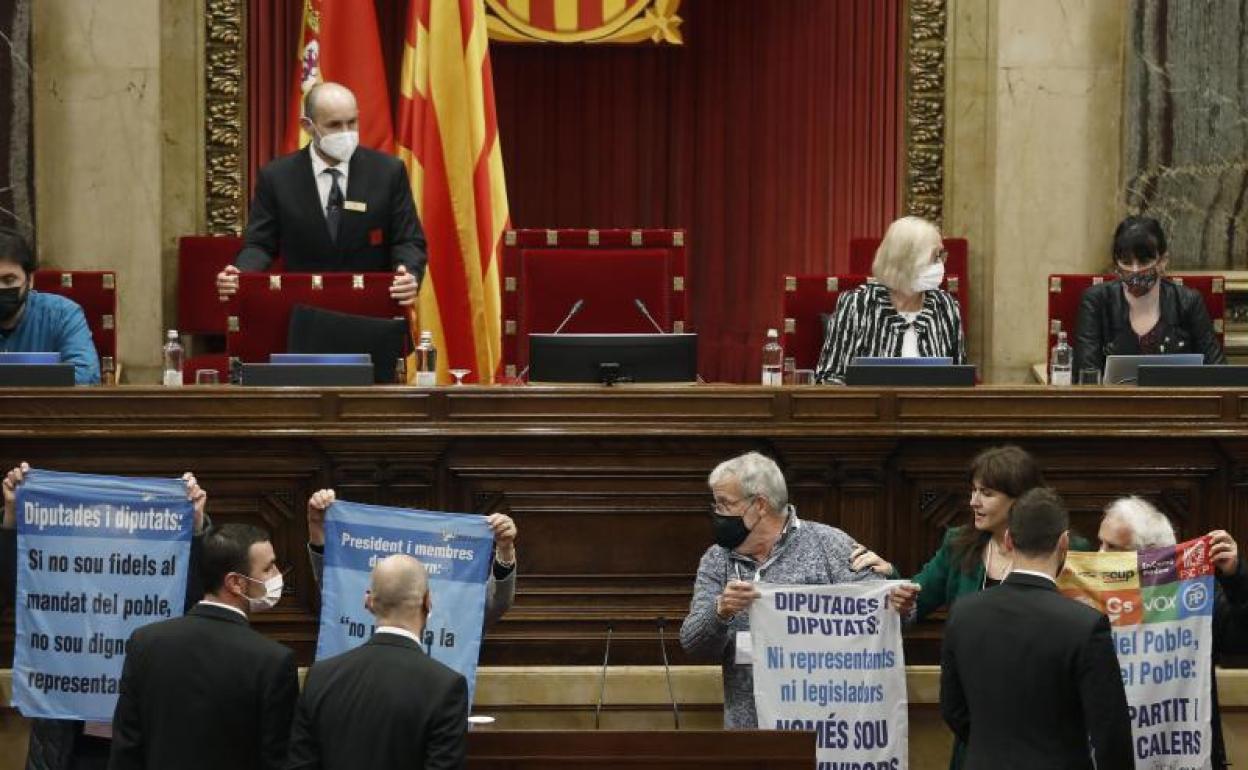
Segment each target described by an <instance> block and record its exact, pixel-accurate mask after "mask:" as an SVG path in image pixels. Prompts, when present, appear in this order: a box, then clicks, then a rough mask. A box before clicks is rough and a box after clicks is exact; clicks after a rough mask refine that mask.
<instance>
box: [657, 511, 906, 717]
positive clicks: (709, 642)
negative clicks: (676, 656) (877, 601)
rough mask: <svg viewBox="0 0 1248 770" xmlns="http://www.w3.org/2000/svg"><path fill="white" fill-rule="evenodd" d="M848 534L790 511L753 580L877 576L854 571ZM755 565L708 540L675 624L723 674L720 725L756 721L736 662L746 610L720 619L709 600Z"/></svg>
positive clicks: (750, 681)
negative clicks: (684, 611)
mask: <svg viewBox="0 0 1248 770" xmlns="http://www.w3.org/2000/svg"><path fill="white" fill-rule="evenodd" d="M853 547H854V540H853V538H851V537H850V536H849V535H847V534H845V533H844V532H842V531H841V530H839V529H836V528H835V527H829V526H828V525H826V524H820V523H818V522H814V521H801V520H800V519H798V518H797V514H792V515H791V518H790V520H789V522H788V524H787V526H786V528H785V531H784V533H783V534H782V535H781V536H780V542H778V543H777V544H776V547H775V548H774V549H773V550H772V552H771V556H770V557H769V559H768V560H767V561H766V562H764V563H763V564H762V565H761V567H762V570H761V571H762V574H761V576H759V578H758V579H759V580H760V581H762V582H767V583H784V584H791V585H831V584H833V583H849V582H856V581H861V580H883V579H884V578H882V577H881V576H879V575H877V574H875V573H874V572H872V571H870V570H865V571H862V572H854V571H853V570H851V569H850V568H849V554H850V551H852V550H853ZM759 566H760V565H758V564H757V563H756V562H755V561H754V560H753V559H752V558H750V557H748V556H742V555H741V554H739V553H736V552H734V551H729V550H728V549H727V548H724V547H722V546H718V545H713V546H711V547H710V548H708V549H706V553H704V554H702V561H701V562H700V563H699V564H698V577H697V580H696V581H695V582H694V585H693V601H692V602H691V603H690V605H689V614H688V615H686V616H685V622H684V624H683V625H681V627H680V644H681V646H682V647H684V648H685V652H687V653H688V654H689V655H690V656H692V657H695V658H700V659H704V660H718V661H719V662H720V664H721V665H722V666H723V676H724V727H725V728H729V729H733V728H736V729H753V728H756V727H758V714H757V713H756V712H755V710H754V670H753V666H748V665H737V664H736V663H735V662H734V660H735V658H736V637H737V632H738V631H748V630H749V628H750V619H749V613H746V612H742V613H740V614H738V615H736V616H735V617H733V618H732V619H731V620H729V621H727V622H725V621H722V620H720V619H719V616H718V615H716V614H715V600H716V598H717V597H718V596H719V595H720V594H721V593H723V590H724V586H725V585H727V583H728V581H729V580H753V579H754V577H755V573H756V572H758V571H759Z"/></svg>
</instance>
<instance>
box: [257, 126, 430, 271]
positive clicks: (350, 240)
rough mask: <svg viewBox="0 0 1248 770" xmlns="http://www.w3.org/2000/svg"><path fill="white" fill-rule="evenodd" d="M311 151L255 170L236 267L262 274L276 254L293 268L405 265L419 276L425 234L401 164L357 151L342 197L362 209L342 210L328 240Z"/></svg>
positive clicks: (365, 268) (382, 155)
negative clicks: (334, 234) (333, 234)
mask: <svg viewBox="0 0 1248 770" xmlns="http://www.w3.org/2000/svg"><path fill="white" fill-rule="evenodd" d="M311 152H312V150H311V146H308V147H305V148H303V149H302V150H299V151H298V152H294V153H291V154H290V155H284V156H282V157H280V158H278V159H277V160H274V161H272V162H271V163H269V164H268V165H267V166H265V167H264V168H262V169H260V174H259V178H258V179H257V180H256V192H255V197H254V198H253V199H252V201H251V213H250V215H249V216H248V218H247V233H246V235H245V236H244V243H243V249H242V251H240V252H238V257H237V258H236V259H235V260H234V264H235V265H237V266H238V268H239V269H240V270H244V271H263V270H267V269H268V267H269V263H271V262H272V261H273V258H274V257H276V256H278V255H279V254H280V255H282V257H284V258H285V260H286V262H285V270H286V271H287V272H291V273H300V272H305V273H306V272H322V271H324V272H348V271H352V272H389V271H391V270H393V269H395V268H397V267H398V266H399V265H405V266H406V267H407V270H408V272H410V273H412V274H413V275H415V276H416V278H417V280H419V279H420V278H421V277H423V276H424V274H425V262H426V257H425V234H424V232H423V231H422V230H421V228H420V219H419V218H418V217H417V216H416V204H415V203H414V202H413V201H412V188H411V185H410V184H409V183H408V178H407V169H406V168H405V167H404V166H403V162H402V161H400V160H399V159H398V158H396V157H394V156H392V155H386V154H385V153H382V152H378V151H376V150H370V149H368V148H367V147H360V148H358V149H357V150H356V151H355V153H354V154H353V155H352V156H351V165H350V167H349V171H348V174H347V189H346V190H345V197H346V200H347V202H348V203H350V202H356V203H362V204H364V207H365V210H364V211H354V210H352V209H350V208H345V209H343V212H342V220H341V224H340V225H339V230H338V240H337V242H334V241H332V240H330V237H329V225H328V224H326V222H325V210H324V208H323V207H322V206H321V199H320V196H319V194H318V193H317V191H316V179H315V178H313V175H312V158H311V156H310V154H309V153H311Z"/></svg>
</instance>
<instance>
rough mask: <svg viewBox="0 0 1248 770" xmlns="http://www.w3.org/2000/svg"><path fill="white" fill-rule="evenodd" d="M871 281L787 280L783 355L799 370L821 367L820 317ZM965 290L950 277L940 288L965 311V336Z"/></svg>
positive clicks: (857, 276) (851, 277) (849, 277)
mask: <svg viewBox="0 0 1248 770" xmlns="http://www.w3.org/2000/svg"><path fill="white" fill-rule="evenodd" d="M868 280H869V279H868V278H867V276H866V275H865V274H863V273H846V274H842V275H798V276H793V275H787V276H785V277H784V354H785V356H791V357H792V358H794V359H795V363H796V365H797V368H798V369H813V368H814V367H815V364H817V363H819V352H820V351H821V350H822V349H823V337H824V331H825V330H824V327H823V324H821V323H820V316H821V315H833V314H834V313H836V303H837V300H838V299H839V298H840V296H841V293H842V292H846V291H850V290H851V289H854V288H856V287H858V286H861V285H862V284H864V283H866V282H867V281H868ZM965 286H966V284H965V283H963V282H961V281H958V280H957V276H952V275H948V274H946V275H945V281H944V282H943V283H942V284H941V288H942V289H944V290H945V291H947V292H949V293H950V294H952V295H953V298H954V299H956V300H957V301H958V306H959V307H960V308H961V310H962V319H963V321H962V332H963V335H965V334H966V294H965Z"/></svg>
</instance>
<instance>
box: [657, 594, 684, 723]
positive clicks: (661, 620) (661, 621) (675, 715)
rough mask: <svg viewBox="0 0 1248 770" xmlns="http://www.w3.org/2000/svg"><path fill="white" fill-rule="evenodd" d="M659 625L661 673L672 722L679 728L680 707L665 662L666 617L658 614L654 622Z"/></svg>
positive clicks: (670, 671)
mask: <svg viewBox="0 0 1248 770" xmlns="http://www.w3.org/2000/svg"><path fill="white" fill-rule="evenodd" d="M656 625H658V627H659V649H660V650H661V651H662V652H663V673H664V674H666V675H667V697H668V700H670V701H671V702H672V722H674V723H675V725H676V729H677V730H679V729H680V708H679V707H678V706H677V705H676V691H675V690H673V689H672V667H671V666H669V665H668V663H667V641H666V640H665V639H664V638H663V629H664V628H666V627H667V618H665V617H663V616H662V615H660V616H659V617H658V620H657V622H656Z"/></svg>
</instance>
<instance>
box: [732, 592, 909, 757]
mask: <svg viewBox="0 0 1248 770" xmlns="http://www.w3.org/2000/svg"><path fill="white" fill-rule="evenodd" d="M897 585H901V583H900V582H897V581H888V582H871V583H851V584H842V585H802V586H790V585H768V584H765V583H760V584H759V585H758V590H759V592H760V593H762V596H761V597H760V598H758V599H755V600H754V603H753V604H752V605H751V608H750V634H751V643H752V653H753V661H754V700H755V705H756V706H757V709H758V726H759V727H760V728H762V729H777V730H813V731H814V733H815V737H816V747H817V748H816V754H815V756H816V765H815V766H816V768H817V770H903V769H904V768H905V767H906V766H907V763H908V754H909V751H908V734H909V722H908V720H907V715H906V704H907V698H906V663H905V657H904V655H903V653H902V648H901V618H900V616H899V615H898V614H897V612H896V611H895V610H894V609H893V608H892V605H891V604H889V601H888V595H889V592H890V591H892V589H893V588H894V587H895V586H897Z"/></svg>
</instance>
